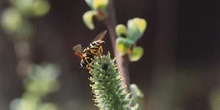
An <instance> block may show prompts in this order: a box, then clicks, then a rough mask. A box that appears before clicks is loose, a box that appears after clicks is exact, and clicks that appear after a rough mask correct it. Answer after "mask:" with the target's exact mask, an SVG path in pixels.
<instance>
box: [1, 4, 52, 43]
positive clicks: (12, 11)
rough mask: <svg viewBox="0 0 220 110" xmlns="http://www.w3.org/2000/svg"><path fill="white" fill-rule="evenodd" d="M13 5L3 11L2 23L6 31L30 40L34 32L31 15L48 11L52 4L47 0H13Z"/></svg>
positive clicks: (34, 15)
mask: <svg viewBox="0 0 220 110" xmlns="http://www.w3.org/2000/svg"><path fill="white" fill-rule="evenodd" d="M10 2H11V4H12V5H11V7H8V8H7V9H5V10H4V11H3V14H2V16H1V25H2V27H3V29H4V30H5V32H6V33H7V34H8V35H10V36H13V37H15V38H17V39H22V40H28V39H30V37H31V36H32V34H33V26H32V25H31V23H30V21H29V20H28V19H29V18H30V17H40V16H43V15H45V14H47V13H48V11H49V9H50V5H49V3H48V2H47V1H46V0H11V1H10Z"/></svg>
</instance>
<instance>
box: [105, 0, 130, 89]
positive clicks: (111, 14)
mask: <svg viewBox="0 0 220 110" xmlns="http://www.w3.org/2000/svg"><path fill="white" fill-rule="evenodd" d="M107 11H108V18H106V20H105V21H104V23H105V25H106V26H107V28H108V32H109V34H110V39H111V43H112V47H113V50H114V55H115V57H116V62H117V64H118V68H119V71H120V74H121V77H122V78H123V81H122V83H123V85H125V86H126V88H127V90H129V89H128V86H129V85H130V81H129V70H128V66H129V59H128V56H127V55H126V56H121V55H119V53H118V52H117V50H116V47H115V44H116V43H115V41H116V38H117V35H116V32H115V27H116V24H117V23H116V15H115V8H114V1H113V0H109V6H108V10H107Z"/></svg>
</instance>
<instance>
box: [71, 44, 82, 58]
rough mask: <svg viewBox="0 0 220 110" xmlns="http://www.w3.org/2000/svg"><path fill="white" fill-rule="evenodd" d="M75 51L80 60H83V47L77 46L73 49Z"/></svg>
mask: <svg viewBox="0 0 220 110" xmlns="http://www.w3.org/2000/svg"><path fill="white" fill-rule="evenodd" d="M73 51H74V54H75V55H76V56H79V57H80V58H82V45H81V44H77V45H75V46H74V47H73Z"/></svg>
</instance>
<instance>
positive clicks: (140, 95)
mask: <svg viewBox="0 0 220 110" xmlns="http://www.w3.org/2000/svg"><path fill="white" fill-rule="evenodd" d="M130 90H131V93H132V96H133V97H134V98H135V99H136V98H143V97H144V94H143V93H142V91H141V90H140V89H139V87H138V86H137V85H136V84H131V85H130Z"/></svg>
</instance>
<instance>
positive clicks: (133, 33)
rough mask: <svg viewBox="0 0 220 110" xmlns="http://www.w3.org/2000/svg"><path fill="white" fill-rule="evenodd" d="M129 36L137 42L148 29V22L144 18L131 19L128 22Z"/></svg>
mask: <svg viewBox="0 0 220 110" xmlns="http://www.w3.org/2000/svg"><path fill="white" fill-rule="evenodd" d="M127 26H128V38H129V39H131V40H134V41H135V42H136V41H137V40H138V39H140V38H141V37H142V35H143V33H144V31H145V29H146V26H147V22H146V21H145V20H144V19H142V18H134V19H130V20H128V22H127Z"/></svg>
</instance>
